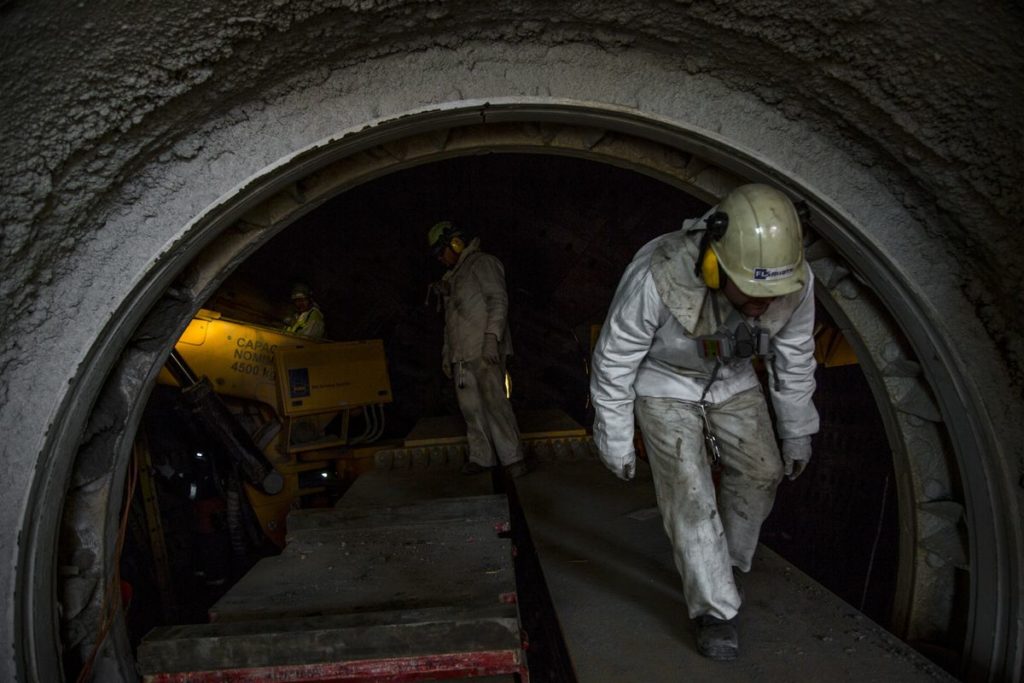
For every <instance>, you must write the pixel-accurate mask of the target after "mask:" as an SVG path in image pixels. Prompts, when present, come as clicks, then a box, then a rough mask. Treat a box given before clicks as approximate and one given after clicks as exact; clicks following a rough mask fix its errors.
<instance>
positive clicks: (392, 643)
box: [138, 471, 528, 682]
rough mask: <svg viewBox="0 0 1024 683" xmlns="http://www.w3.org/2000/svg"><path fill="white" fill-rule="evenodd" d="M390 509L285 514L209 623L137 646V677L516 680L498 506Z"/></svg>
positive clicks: (511, 589) (498, 502)
mask: <svg viewBox="0 0 1024 683" xmlns="http://www.w3.org/2000/svg"><path fill="white" fill-rule="evenodd" d="M444 476H446V477H447V478H450V479H454V481H456V482H459V481H460V480H459V479H458V478H459V475H458V474H457V473H455V472H451V471H449V472H447V473H445V475H444ZM464 483H465V482H462V483H460V486H461V485H462V484H464ZM377 487H380V488H381V489H382V490H384V491H390V492H391V493H392V494H393V493H394V492H395V487H393V486H389V485H388V478H387V477H376V478H375V477H370V478H368V479H367V482H366V484H364V485H363V487H362V489H364V490H365V495H366V496H368V497H374V492H373V490H372V489H375V488H377ZM454 488H456V487H449V489H451V490H454ZM471 488H473V487H472V486H471ZM476 488H480V487H476ZM404 500H406V501H409V500H413V501H416V498H408V497H406V498H405V499H404ZM393 502H395V503H396V504H391V505H388V504H381V505H374V506H371V505H366V504H359V505H358V506H341V507H339V508H336V509H333V510H310V511H304V512H302V513H299V514H296V515H295V519H294V520H292V521H290V522H289V528H290V532H289V540H288V544H287V545H286V547H285V550H284V551H283V552H282V553H281V555H279V556H277V557H270V558H265V559H263V560H261V561H260V562H259V563H257V565H256V566H255V567H253V569H252V570H251V571H250V572H249V573H248V574H246V576H244V577H243V578H242V580H241V581H239V583H237V584H236V585H235V586H233V587H232V588H231V589H230V590H229V591H228V593H227V594H225V595H224V597H222V598H221V599H220V600H219V601H218V602H217V603H216V604H215V605H214V606H213V607H212V608H211V609H210V619H211V623H210V624H198V625H188V626H173V627H164V628H160V629H155V630H154V631H153V632H152V633H150V634H149V635H147V637H146V639H145V640H144V642H143V643H142V645H141V646H140V649H139V657H138V660H139V665H140V670H141V671H142V673H143V674H144V677H145V679H146V680H147V681H154V682H157V681H161V682H162V681H185V680H188V681H215V680H216V681H220V680H254V681H259V680H289V681H327V680H336V681H369V680H403V681H415V680H449V679H470V678H471V679H472V680H480V679H479V678H478V677H487V680H505V681H510V680H512V677H513V676H514V675H519V676H520V677H521V680H526V678H527V677H528V674H527V671H526V663H525V662H526V660H525V655H524V653H523V650H522V634H521V632H520V624H519V615H518V608H517V605H516V600H517V596H516V588H515V576H514V573H513V568H512V548H511V543H510V541H509V540H508V539H507V538H503V537H499V535H498V534H499V533H500V532H502V531H503V530H506V529H507V528H508V520H509V513H508V504H507V500H506V498H505V497H504V496H496V495H490V494H489V495H482V496H468V497H467V496H463V497H447V498H440V499H436V500H418V501H416V502H405V503H401V502H400V500H396V501H393ZM495 677H496V678H495Z"/></svg>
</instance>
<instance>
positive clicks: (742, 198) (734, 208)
mask: <svg viewBox="0 0 1024 683" xmlns="http://www.w3.org/2000/svg"><path fill="white" fill-rule="evenodd" d="M718 211H719V212H721V213H724V214H725V215H726V216H727V217H728V224H727V227H726V229H725V232H724V234H722V236H721V238H720V239H718V240H712V241H711V243H710V246H711V249H712V250H713V251H714V252H715V256H716V257H717V258H718V264H719V266H720V267H721V268H722V270H723V271H724V272H725V274H726V275H728V276H729V279H730V280H732V281H733V282H734V283H736V286H737V287H738V288H739V290H740V291H741V292H743V293H744V294H746V295H747V296H752V297H776V296H783V295H785V294H791V293H793V292H797V291H800V290H801V289H802V288H803V286H804V283H806V282H807V265H806V263H805V262H804V248H803V234H802V233H801V230H800V217H799V216H798V215H797V212H796V207H795V206H793V202H792V201H790V199H789V197H787V196H786V195H784V194H783V193H782V192H780V191H779V190H776V189H775V188H774V187H770V186H768V185H758V184H752V185H741V186H740V187H737V188H736V189H735V190H733V191H732V192H730V193H729V194H728V196H726V198H725V199H723V200H722V202H721V203H720V204H719V205H718Z"/></svg>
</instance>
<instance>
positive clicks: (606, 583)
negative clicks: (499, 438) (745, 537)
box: [516, 458, 954, 683]
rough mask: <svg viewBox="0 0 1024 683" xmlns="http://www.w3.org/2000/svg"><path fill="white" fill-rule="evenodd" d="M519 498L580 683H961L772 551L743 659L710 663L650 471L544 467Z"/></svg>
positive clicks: (759, 575) (743, 624)
mask: <svg viewBox="0 0 1024 683" xmlns="http://www.w3.org/2000/svg"><path fill="white" fill-rule="evenodd" d="M516 491H517V495H518V498H519V502H520V504H521V505H522V508H523V511H524V513H525V516H526V519H527V522H528V525H529V532H530V537H531V538H532V540H533V544H534V546H535V548H536V552H537V554H538V556H539V559H540V564H541V567H542V569H543V572H544V577H545V579H546V582H547V586H548V589H549V591H550V593H551V598H552V601H553V603H554V608H555V611H556V613H557V616H558V621H559V624H560V625H561V629H562V634H563V637H564V639H565V642H566V646H567V648H568V651H569V655H570V657H571V659H572V664H573V667H574V669H575V671H576V676H577V678H578V680H579V681H580V683H613V682H614V683H622V682H624V681H636V682H638V683H661V682H663V681H664V682H665V683H668V682H669V681H672V682H678V681H693V682H696V683H702V682H704V681H707V682H708V683H721V682H722V681H741V682H742V681H752V682H753V681H758V682H763V681H800V682H801V683H803V682H806V681H829V682H830V683H831V682H834V681H851V682H853V681H856V682H857V683H867V682H870V681H878V682H880V683H881V682H883V681H884V682H886V683H889V682H892V681H900V682H901V683H903V682H912V681H952V680H954V679H952V678H951V677H949V676H948V675H947V674H946V673H945V672H944V671H942V670H941V669H939V668H938V667H936V666H935V665H934V664H932V663H931V662H930V661H928V660H927V659H925V658H924V657H922V656H921V655H919V654H918V653H916V652H915V651H914V650H912V649H911V648H910V647H909V646H907V645H906V644H905V643H903V642H902V641H900V640H898V639H897V638H895V637H894V636H892V635H891V634H889V633H888V632H886V631H885V630H884V629H882V628H881V627H879V626H878V625H877V624H875V623H874V622H872V621H871V620H869V619H868V618H867V617H865V616H863V615H862V614H861V613H860V612H858V611H857V610H855V609H854V608H852V607H850V606H849V605H848V604H846V603H845V602H843V601H842V600H840V599H839V598H837V597H836V596H835V595H833V594H832V593H830V592H828V591H827V590H825V589H824V588H822V587H821V585H820V584H818V583H816V582H814V581H813V580H812V579H810V578H809V577H808V576H806V575H805V574H803V573H802V572H800V571H799V570H798V569H796V568H795V567H793V566H792V565H790V564H789V563H788V562H786V561H785V560H783V559H782V558H781V557H779V556H778V555H776V554H775V553H773V552H771V551H770V550H769V549H768V548H766V547H764V546H761V547H760V548H759V549H758V555H757V559H756V560H755V563H754V567H753V569H752V570H751V572H750V574H748V575H746V576H744V577H743V580H742V588H743V591H744V593H745V597H746V603H745V604H744V606H743V608H742V610H741V612H740V617H739V622H738V630H739V636H740V658H739V659H738V660H736V661H734V662H713V661H710V660H707V659H705V658H703V657H701V656H700V655H699V654H697V651H696V648H695V646H694V636H693V629H692V626H691V625H690V621H689V619H688V617H687V613H686V606H685V604H684V601H683V595H682V590H681V584H680V579H679V576H678V574H677V573H676V570H675V567H674V565H673V561H672V554H671V548H670V546H669V543H668V539H667V538H666V536H665V533H664V531H663V530H662V524H661V516H660V515H659V513H658V511H657V507H656V502H655V497H654V488H653V482H652V481H651V477H650V470H649V469H648V468H647V467H646V465H645V464H643V463H641V467H640V471H639V472H638V476H637V479H636V480H634V481H633V482H629V483H626V482H622V481H619V480H618V479H617V478H615V477H614V476H613V475H612V474H611V473H609V472H608V471H607V470H605V468H604V467H603V466H602V465H601V464H600V463H598V462H597V461H596V460H594V459H593V458H586V459H581V460H577V461H566V460H560V461H551V460H548V461H542V462H541V463H540V465H539V468H538V469H537V470H535V471H534V472H532V473H530V474H529V475H527V476H525V477H522V478H520V479H518V480H516Z"/></svg>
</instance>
